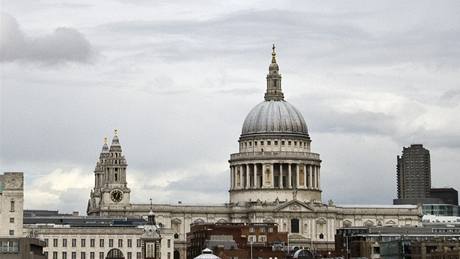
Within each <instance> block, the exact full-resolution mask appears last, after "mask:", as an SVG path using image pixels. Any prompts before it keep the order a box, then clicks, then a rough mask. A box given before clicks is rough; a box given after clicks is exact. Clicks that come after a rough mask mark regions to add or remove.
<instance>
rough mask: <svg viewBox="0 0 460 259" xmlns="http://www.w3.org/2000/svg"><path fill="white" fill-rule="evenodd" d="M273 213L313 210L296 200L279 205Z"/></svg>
mask: <svg viewBox="0 0 460 259" xmlns="http://www.w3.org/2000/svg"><path fill="white" fill-rule="evenodd" d="M275 211H278V212H313V211H314V210H313V209H312V208H311V207H310V206H308V205H307V204H306V203H303V202H300V201H298V200H292V201H289V202H287V203H283V204H280V205H279V206H278V207H277V208H276V209H275Z"/></svg>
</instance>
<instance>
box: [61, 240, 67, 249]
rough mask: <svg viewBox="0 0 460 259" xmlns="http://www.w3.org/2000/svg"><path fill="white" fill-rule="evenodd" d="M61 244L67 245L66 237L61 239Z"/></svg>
mask: <svg viewBox="0 0 460 259" xmlns="http://www.w3.org/2000/svg"><path fill="white" fill-rule="evenodd" d="M62 246H63V247H67V239H65V238H64V239H62Z"/></svg>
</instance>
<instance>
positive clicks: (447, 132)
mask: <svg viewBox="0 0 460 259" xmlns="http://www.w3.org/2000/svg"><path fill="white" fill-rule="evenodd" d="M1 7H2V8H1V10H2V14H1V24H0V25H1V35H0V44H1V45H0V65H1V92H0V94H1V96H0V98H1V99H0V100H1V105H0V109H1V111H0V112H1V113H0V119H1V121H0V122H1V126H0V129H1V132H0V171H24V172H25V178H26V186H25V187H26V193H25V199H26V205H25V206H26V208H29V209H32V208H35V209H59V210H61V211H63V212H68V211H72V210H79V211H82V212H83V211H85V210H86V203H87V199H88V197H89V192H90V188H91V187H92V185H93V182H94V180H93V169H94V165H95V163H96V159H97V157H98V154H99V152H100V149H101V146H102V143H103V138H104V137H105V136H107V137H109V138H111V137H112V136H113V129H115V128H116V129H118V130H119V136H120V141H121V144H122V146H123V151H124V154H125V156H126V158H127V160H128V164H129V166H128V174H129V175H128V181H129V187H130V188H131V189H132V200H133V201H134V202H148V199H149V198H150V197H152V198H153V199H154V201H155V202H158V203H159V202H171V203H176V202H177V201H178V200H181V201H183V202H186V203H223V202H226V201H227V200H228V192H227V189H228V183H229V176H228V174H229V172H228V162H227V160H228V159H229V154H230V153H234V152H236V151H237V148H238V143H237V140H238V137H239V134H240V131H241V126H242V123H243V120H244V118H245V116H246V114H247V113H248V112H249V110H250V109H251V108H252V107H253V106H255V105H256V104H257V103H259V102H260V101H262V100H263V93H264V90H265V75H266V74H267V72H268V65H269V62H270V52H271V44H272V43H273V42H275V43H276V45H277V52H278V63H279V65H280V69H281V73H282V75H283V85H282V86H283V90H284V93H285V96H286V99H287V100H288V101H289V102H290V103H292V104H293V105H295V106H296V107H297V108H298V109H299V110H300V111H301V112H302V113H303V115H304V117H305V120H306V121H307V124H308V126H309V131H310V136H311V137H312V140H313V142H312V149H313V151H314V152H318V153H320V154H321V157H322V159H323V163H322V181H321V184H322V189H323V200H324V201H327V200H329V199H332V200H334V201H335V202H336V203H339V204H370V203H372V204H390V203H391V201H392V199H393V198H394V197H395V192H396V190H395V189H396V183H395V174H396V173H395V167H396V165H395V164H396V156H397V155H399V154H400V153H401V151H402V147H403V146H408V145H410V144H411V143H422V144H424V146H426V147H427V148H428V149H430V152H431V159H432V160H431V162H432V185H433V186H435V187H443V186H452V187H454V188H456V189H459V190H460V181H459V180H458V176H459V173H460V169H459V168H460V120H459V119H460V81H459V78H460V15H458V14H459V13H460V2H459V1H456V0H453V1H379V2H377V1H364V0H363V1H334V2H333V1H206V0H203V1H184V0H182V1H166V0H158V1H147V0H137V1H134V0H133V1H130V0H106V1H93V0H91V1H90V0H78V1H77V0H75V1H74V0H68V1H62V0H34V1H32V0H2V4H1Z"/></svg>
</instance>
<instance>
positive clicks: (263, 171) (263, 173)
mask: <svg viewBox="0 0 460 259" xmlns="http://www.w3.org/2000/svg"><path fill="white" fill-rule="evenodd" d="M261 175H262V188H264V187H265V164H262V173H261Z"/></svg>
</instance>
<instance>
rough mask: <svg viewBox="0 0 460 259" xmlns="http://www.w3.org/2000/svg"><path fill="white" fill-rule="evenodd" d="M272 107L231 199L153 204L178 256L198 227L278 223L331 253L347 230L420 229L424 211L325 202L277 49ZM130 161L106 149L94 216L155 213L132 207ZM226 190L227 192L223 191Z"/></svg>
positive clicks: (237, 167)
mask: <svg viewBox="0 0 460 259" xmlns="http://www.w3.org/2000/svg"><path fill="white" fill-rule="evenodd" d="M266 79H267V86H266V92H265V96H264V101H262V102H261V103H259V104H258V105H256V106H255V107H254V108H253V109H252V110H251V111H250V112H249V114H248V115H247V117H246V119H245V120H244V123H243V127H242V132H241V135H240V138H239V140H238V142H239V146H238V148H239V152H238V153H235V154H231V155H230V160H229V163H230V170H229V178H228V179H229V181H230V190H229V193H230V197H229V202H228V203H225V204H221V205H215V206H210V205H186V204H153V211H154V212H155V214H156V215H157V222H159V223H161V224H162V225H163V226H164V227H165V228H167V229H171V230H172V231H173V233H174V258H175V259H179V258H182V259H185V258H186V250H187V240H186V233H188V232H190V225H191V224H193V223H246V224H253V223H276V224H277V225H278V229H279V231H281V232H288V239H289V244H290V246H292V247H308V248H311V249H316V250H322V251H330V250H332V249H334V235H335V230H336V229H337V228H341V227H343V226H377V225H395V226H405V225H419V224H420V222H421V221H420V219H421V208H420V207H418V206H414V205H404V206H339V205H335V204H334V203H333V202H332V201H331V202H328V203H327V204H324V203H323V202H322V199H321V192H322V191H321V190H322V185H321V181H320V179H321V172H320V171H321V170H320V169H321V162H322V161H321V159H320V155H319V154H318V153H314V152H312V150H313V148H312V147H311V137H310V133H309V132H308V128H307V125H306V122H305V120H304V118H303V116H302V114H301V113H300V112H299V111H298V110H297V109H296V108H295V107H294V106H293V105H291V104H289V103H288V102H287V101H286V100H285V98H284V93H283V91H282V88H281V75H280V73H279V66H278V64H277V60H276V53H275V49H274V48H273V52H272V57H271V63H270V65H269V72H268V75H267V77H266ZM127 173H128V171H127V161H126V158H125V156H124V155H123V154H122V148H121V145H120V140H119V137H118V135H117V134H115V136H114V137H113V140H112V143H111V146H110V147H109V146H108V144H107V142H106V143H104V145H103V147H102V151H101V153H100V155H99V159H98V161H97V163H96V167H95V170H94V177H95V185H94V188H93V189H92V191H91V193H90V199H89V201H88V209H87V213H88V215H90V216H104V217H106V216H122V217H133V216H143V215H147V213H148V212H149V210H150V205H149V204H138V203H132V202H131V201H130V193H131V190H130V188H129V187H128V184H129V183H128V182H127V181H126V175H127ZM223 191H224V190H223Z"/></svg>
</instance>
